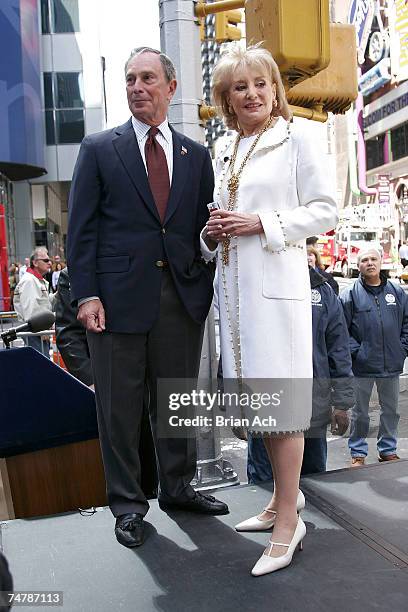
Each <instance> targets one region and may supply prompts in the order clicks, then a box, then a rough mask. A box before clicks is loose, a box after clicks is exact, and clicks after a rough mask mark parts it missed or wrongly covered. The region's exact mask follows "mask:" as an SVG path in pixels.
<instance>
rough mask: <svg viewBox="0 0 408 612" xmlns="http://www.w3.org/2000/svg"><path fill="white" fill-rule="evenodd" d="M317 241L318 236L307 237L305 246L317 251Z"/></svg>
mask: <svg viewBox="0 0 408 612" xmlns="http://www.w3.org/2000/svg"><path fill="white" fill-rule="evenodd" d="M318 241H319V236H309V237H308V238H306V246H307V247H308V246H311V247H314V248H315V249H317V243H318Z"/></svg>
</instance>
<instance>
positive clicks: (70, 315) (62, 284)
mask: <svg viewBox="0 0 408 612" xmlns="http://www.w3.org/2000/svg"><path fill="white" fill-rule="evenodd" d="M77 315H78V309H77V308H75V307H74V306H72V303H71V291H70V284H69V276H68V269H67V268H64V269H63V270H62V271H61V274H60V275H59V278H58V291H57V294H56V299H55V335H56V340H57V347H58V350H59V352H60V353H61V356H62V359H63V360H64V363H65V365H66V367H67V369H68V371H69V373H70V374H72V375H73V376H75V378H78V380H80V381H81V382H82V383H84V385H87V386H88V387H91V389H95V387H94V384H93V375H92V368H91V356H90V354H89V347H88V340H87V337H86V330H85V328H84V327H83V325H81V323H80V322H79V321H78V319H77ZM148 404H149V391H148V388H147V387H146V386H145V394H144V402H143V415H142V419H141V425H140V440H139V457H140V459H141V463H142V465H141V474H140V486H141V488H142V491H143V493H144V494H145V495H146V497H147V499H152V498H154V497H157V484H158V481H157V465H156V454H155V450H154V444H153V437H152V431H151V427H150V420H149V412H148Z"/></svg>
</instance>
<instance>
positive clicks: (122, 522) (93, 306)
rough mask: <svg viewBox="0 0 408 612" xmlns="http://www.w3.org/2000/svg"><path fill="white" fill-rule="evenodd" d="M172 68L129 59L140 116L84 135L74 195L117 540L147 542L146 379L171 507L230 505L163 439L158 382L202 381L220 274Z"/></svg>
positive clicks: (82, 312)
mask: <svg viewBox="0 0 408 612" xmlns="http://www.w3.org/2000/svg"><path fill="white" fill-rule="evenodd" d="M175 77H176V75H175V70H174V66H173V64H172V62H171V60H170V59H169V58H168V57H167V56H165V55H164V54H162V53H160V52H159V51H156V50H154V49H150V48H146V47H141V48H139V49H135V50H133V51H132V53H131V56H130V58H129V60H128V61H127V63H126V88H127V97H128V103H129V108H130V110H131V113H132V117H131V119H130V120H129V121H128V122H127V123H125V124H124V125H122V126H120V127H118V128H116V129H113V130H107V131H105V132H102V133H100V134H93V135H91V136H87V137H86V138H85V139H84V141H83V143H82V145H81V149H80V152H79V156H78V161H77V164H76V168H75V172H74V177H73V181H72V186H71V192H70V202H69V216H70V218H69V230H68V268H69V273H70V279H71V292H72V297H73V300H74V301H76V302H78V304H79V313H78V318H79V320H80V321H81V322H82V323H83V324H84V325H85V326H86V328H87V331H88V342H89V348H90V352H91V358H92V364H93V372H94V380H95V388H96V398H97V407H98V425H99V434H100V440H101V448H102V455H103V461H104V467H105V475H106V480H107V492H108V500H109V505H110V508H111V510H112V512H113V514H114V516H116V517H117V518H116V527H115V533H116V537H117V539H118V541H119V542H120V543H121V544H124V545H125V546H138V545H140V544H141V543H142V541H143V517H144V515H145V514H146V512H147V510H148V507H149V506H148V503H147V500H146V498H145V496H144V494H143V492H142V490H141V487H140V461H139V455H138V452H137V441H138V438H139V434H140V420H141V416H142V407H143V389H144V382H145V377H146V378H147V381H148V384H149V390H150V406H149V409H150V418H151V423H152V431H153V437H154V440H155V446H156V453H157V460H158V471H159V481H160V489H159V495H158V497H159V504H160V507H161V508H162V509H182V510H190V511H194V512H201V513H206V514H226V513H227V512H228V507H227V506H226V504H223V503H222V502H220V501H218V500H216V499H215V498H214V497H212V496H210V495H201V494H199V493H196V492H194V490H193V488H192V487H191V485H190V482H191V480H192V478H193V476H194V473H195V465H196V443H195V439H194V438H193V437H192V436H190V437H189V436H186V437H180V438H177V439H175V438H172V439H169V438H163V437H160V436H159V435H158V422H160V420H161V419H168V417H169V415H168V405H167V406H166V405H164V403H163V402H160V403H159V402H158V401H157V382H158V380H160V379H161V378H174V379H183V380H184V379H185V378H195V377H196V376H197V374H198V367H199V360H200V350H201V343H202V335H203V327H204V322H205V319H206V316H207V313H208V310H209V307H210V304H211V300H212V282H213V269H212V267H211V266H208V265H206V264H205V263H204V262H203V260H202V259H201V254H200V244H199V243H200V240H199V234H200V231H201V229H202V228H203V227H204V225H205V223H206V221H207V219H208V210H207V203H209V202H210V201H211V200H212V193H213V186H214V179H213V171H212V165H211V159H210V157H209V154H208V152H207V151H206V149H205V148H204V147H203V146H201V145H199V144H197V143H195V142H194V141H192V140H190V139H188V138H186V137H184V136H183V135H181V134H179V133H177V132H176V131H174V130H173V129H172V128H171V127H170V126H169V124H168V122H167V119H166V116H167V110H168V106H169V103H170V101H171V99H172V97H173V95H174V92H175V90H176V86H177V82H176V78H175Z"/></svg>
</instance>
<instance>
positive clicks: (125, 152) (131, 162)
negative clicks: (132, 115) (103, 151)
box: [113, 119, 160, 221]
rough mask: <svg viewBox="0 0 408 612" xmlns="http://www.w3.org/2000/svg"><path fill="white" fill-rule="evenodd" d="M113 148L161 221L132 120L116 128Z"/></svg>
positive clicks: (146, 201)
mask: <svg viewBox="0 0 408 612" xmlns="http://www.w3.org/2000/svg"><path fill="white" fill-rule="evenodd" d="M113 146H114V147H115V149H116V152H117V154H118V155H119V157H120V160H121V162H122V164H123V165H124V167H125V170H126V172H127V173H128V175H129V178H130V180H131V181H132V183H133V185H134V186H135V188H136V189H137V191H138V193H139V194H140V196H141V198H142V199H143V201H144V202H145V204H146V206H147V207H148V209H149V210H150V212H151V213H153V215H154V216H155V217H156V219H158V220H159V221H160V217H159V213H158V212H157V208H156V204H155V202H154V199H153V196H152V192H151V190H150V186H149V181H148V180H147V173H146V168H145V166H144V163H143V160H142V156H141V155H140V150H139V145H138V144H137V140H136V135H135V132H134V130H133V126H132V121H131V119H130V120H129V121H127V122H126V123H125V124H124V125H121V126H119V127H118V128H116V132H115V136H114V138H113Z"/></svg>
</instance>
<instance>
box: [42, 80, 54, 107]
mask: <svg viewBox="0 0 408 612" xmlns="http://www.w3.org/2000/svg"><path fill="white" fill-rule="evenodd" d="M44 108H54V96H53V93H52V72H44Z"/></svg>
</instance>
